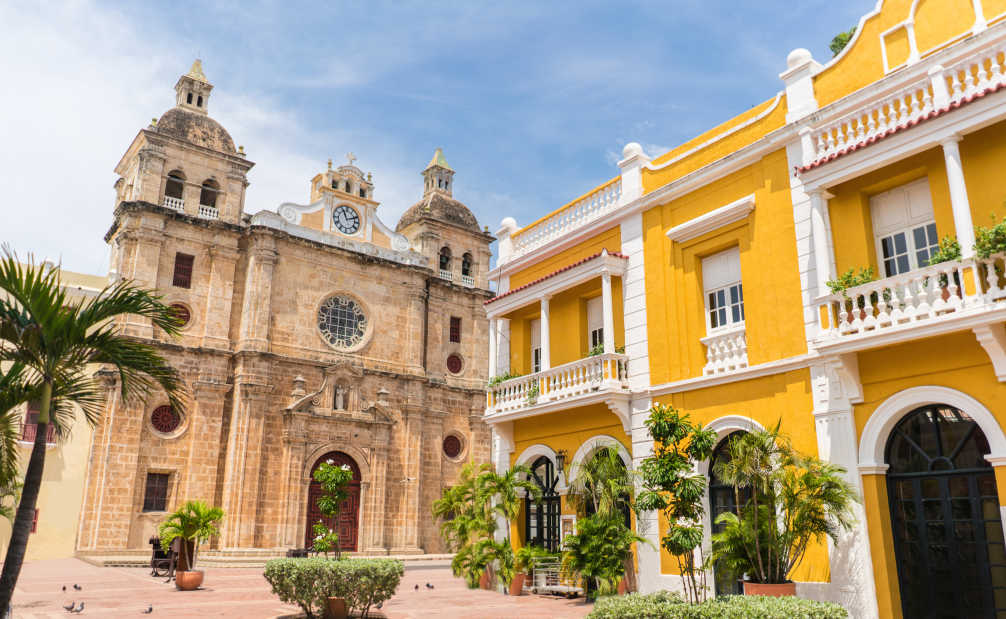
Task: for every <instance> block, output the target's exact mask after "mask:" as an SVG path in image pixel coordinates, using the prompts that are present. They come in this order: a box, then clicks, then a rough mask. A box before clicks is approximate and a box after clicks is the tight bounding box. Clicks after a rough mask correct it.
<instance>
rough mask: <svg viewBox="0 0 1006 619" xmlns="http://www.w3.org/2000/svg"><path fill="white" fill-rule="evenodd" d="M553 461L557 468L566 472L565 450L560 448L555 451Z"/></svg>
mask: <svg viewBox="0 0 1006 619" xmlns="http://www.w3.org/2000/svg"><path fill="white" fill-rule="evenodd" d="M555 463H556V464H558V465H559V470H560V471H562V472H563V473H565V472H566V450H565V449H560V450H559V451H557V452H555Z"/></svg>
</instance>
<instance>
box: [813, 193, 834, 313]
mask: <svg viewBox="0 0 1006 619" xmlns="http://www.w3.org/2000/svg"><path fill="white" fill-rule="evenodd" d="M809 193H810V227H811V233H812V235H813V240H814V266H815V268H816V269H817V294H818V295H824V294H827V293H828V284H827V282H828V280H830V279H832V278H833V277H834V273H832V267H831V265H832V264H833V263H834V257H833V256H832V251H833V250H832V248H833V247H834V245H833V243H832V240H831V227H830V226H829V225H828V200H829V199H831V198H834V197H835V196H833V195H831V194H830V193H828V192H827V191H825V190H824V189H822V188H820V187H817V188H815V189H812V190H810V192H809Z"/></svg>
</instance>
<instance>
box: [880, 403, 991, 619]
mask: <svg viewBox="0 0 1006 619" xmlns="http://www.w3.org/2000/svg"><path fill="white" fill-rule="evenodd" d="M988 453H989V443H988V440H987V439H986V438H985V434H984V433H983V432H982V430H981V428H979V427H978V424H977V423H975V421H974V420H972V419H971V417H969V416H968V415H967V414H966V413H965V412H964V411H961V410H959V409H956V408H954V407H952V406H946V405H942V404H933V405H929V406H923V407H921V408H918V409H915V410H914V411H912V412H911V413H909V414H908V415H906V416H905V418H904V419H902V420H901V421H900V422H898V425H897V426H896V427H895V428H894V431H893V432H891V436H890V438H889V439H888V442H887V464H888V465H889V466H890V468H889V469H888V472H887V490H888V494H889V496H890V506H891V530H892V533H893V534H894V551H895V557H896V559H897V565H898V581H899V584H900V586H901V606H902V612H903V614H904V617H905V619H949V618H956V617H968V618H973V619H986V618H995V617H1003V616H1006V547H1004V540H1003V528H1002V520H1001V516H1000V513H999V496H998V492H997V491H996V480H995V473H994V472H993V470H992V467H991V466H990V465H989V463H988V462H987V461H986V460H985V455H987V454H988Z"/></svg>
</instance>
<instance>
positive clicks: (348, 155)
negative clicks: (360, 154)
mask: <svg viewBox="0 0 1006 619" xmlns="http://www.w3.org/2000/svg"><path fill="white" fill-rule="evenodd" d="M346 160H347V161H349V165H353V162H354V161H356V155H354V154H353V153H352V152H348V153H346Z"/></svg>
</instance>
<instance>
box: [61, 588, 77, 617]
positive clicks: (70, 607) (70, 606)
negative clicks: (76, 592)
mask: <svg viewBox="0 0 1006 619" xmlns="http://www.w3.org/2000/svg"><path fill="white" fill-rule="evenodd" d="M63 588H64V589H65V588H66V587H63ZM76 605H77V603H76V602H73V601H71V602H70V603H69V604H68V605H67V606H64V607H63V608H65V609H66V610H70V611H72V610H73V607H74V606H76Z"/></svg>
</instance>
